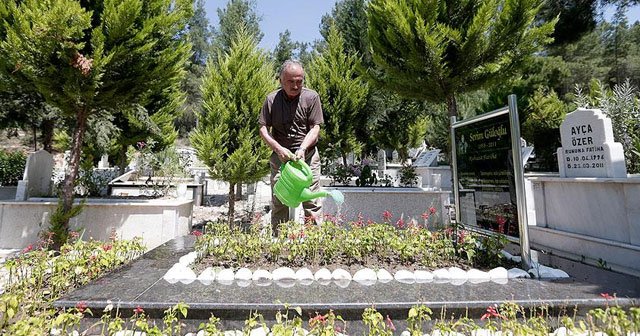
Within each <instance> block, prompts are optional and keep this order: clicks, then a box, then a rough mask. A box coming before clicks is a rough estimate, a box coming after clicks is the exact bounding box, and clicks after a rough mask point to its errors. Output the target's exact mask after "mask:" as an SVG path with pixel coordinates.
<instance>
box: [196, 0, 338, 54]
mask: <svg viewBox="0 0 640 336" xmlns="http://www.w3.org/2000/svg"><path fill="white" fill-rule="evenodd" d="M335 3H336V1H335V0H256V4H257V8H256V12H257V13H258V15H261V16H262V21H260V29H261V30H262V32H263V33H264V37H263V38H262V41H260V44H259V45H258V46H260V47H262V48H264V49H267V50H273V49H274V48H275V47H276V45H278V41H279V34H280V33H282V32H284V31H285V30H287V29H289V31H290V32H291V40H292V41H298V42H313V41H315V40H318V39H322V36H321V35H320V19H321V18H322V16H323V15H324V14H327V13H331V10H332V9H333V6H334V4H335ZM226 5H227V0H206V5H205V9H206V10H207V18H208V19H209V24H211V25H215V26H217V25H218V24H219V22H218V13H217V10H216V9H217V8H224V7H226Z"/></svg>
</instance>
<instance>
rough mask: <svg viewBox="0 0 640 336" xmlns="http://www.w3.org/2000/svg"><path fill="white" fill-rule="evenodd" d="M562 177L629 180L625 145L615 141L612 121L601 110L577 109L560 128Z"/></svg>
mask: <svg viewBox="0 0 640 336" xmlns="http://www.w3.org/2000/svg"><path fill="white" fill-rule="evenodd" d="M560 138H561V142H562V147H560V148H558V153H557V154H558V166H559V168H560V176H561V177H627V168H626V166H625V162H624V151H623V148H622V145H621V144H620V143H618V142H614V140H613V128H612V127H611V119H609V118H608V117H607V116H605V115H604V113H602V111H600V110H598V109H577V110H575V111H573V112H571V113H569V114H567V117H566V118H565V120H564V121H563V122H562V125H560Z"/></svg>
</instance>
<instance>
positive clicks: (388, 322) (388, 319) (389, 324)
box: [384, 315, 396, 331]
mask: <svg viewBox="0 0 640 336" xmlns="http://www.w3.org/2000/svg"><path fill="white" fill-rule="evenodd" d="M384 322H385V323H386V324H387V328H389V329H391V331H396V326H394V325H393V321H391V318H390V317H389V315H387V319H386V320H385V321H384Z"/></svg>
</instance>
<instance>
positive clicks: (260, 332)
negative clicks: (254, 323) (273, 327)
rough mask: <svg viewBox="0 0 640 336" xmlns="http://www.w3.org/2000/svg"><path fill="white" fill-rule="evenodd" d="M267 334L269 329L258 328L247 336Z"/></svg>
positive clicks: (264, 335)
mask: <svg viewBox="0 0 640 336" xmlns="http://www.w3.org/2000/svg"><path fill="white" fill-rule="evenodd" d="M268 334H269V328H264V327H260V328H255V329H253V330H251V332H250V333H249V336H267V335H268Z"/></svg>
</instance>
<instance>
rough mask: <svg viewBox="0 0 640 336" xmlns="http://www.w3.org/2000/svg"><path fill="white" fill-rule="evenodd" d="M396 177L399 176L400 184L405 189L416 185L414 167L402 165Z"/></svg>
mask: <svg viewBox="0 0 640 336" xmlns="http://www.w3.org/2000/svg"><path fill="white" fill-rule="evenodd" d="M398 175H400V184H401V185H403V186H405V187H412V186H414V185H415V184H416V183H418V174H416V167H414V166H413V165H411V164H403V165H402V167H400V170H399V171H398Z"/></svg>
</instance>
